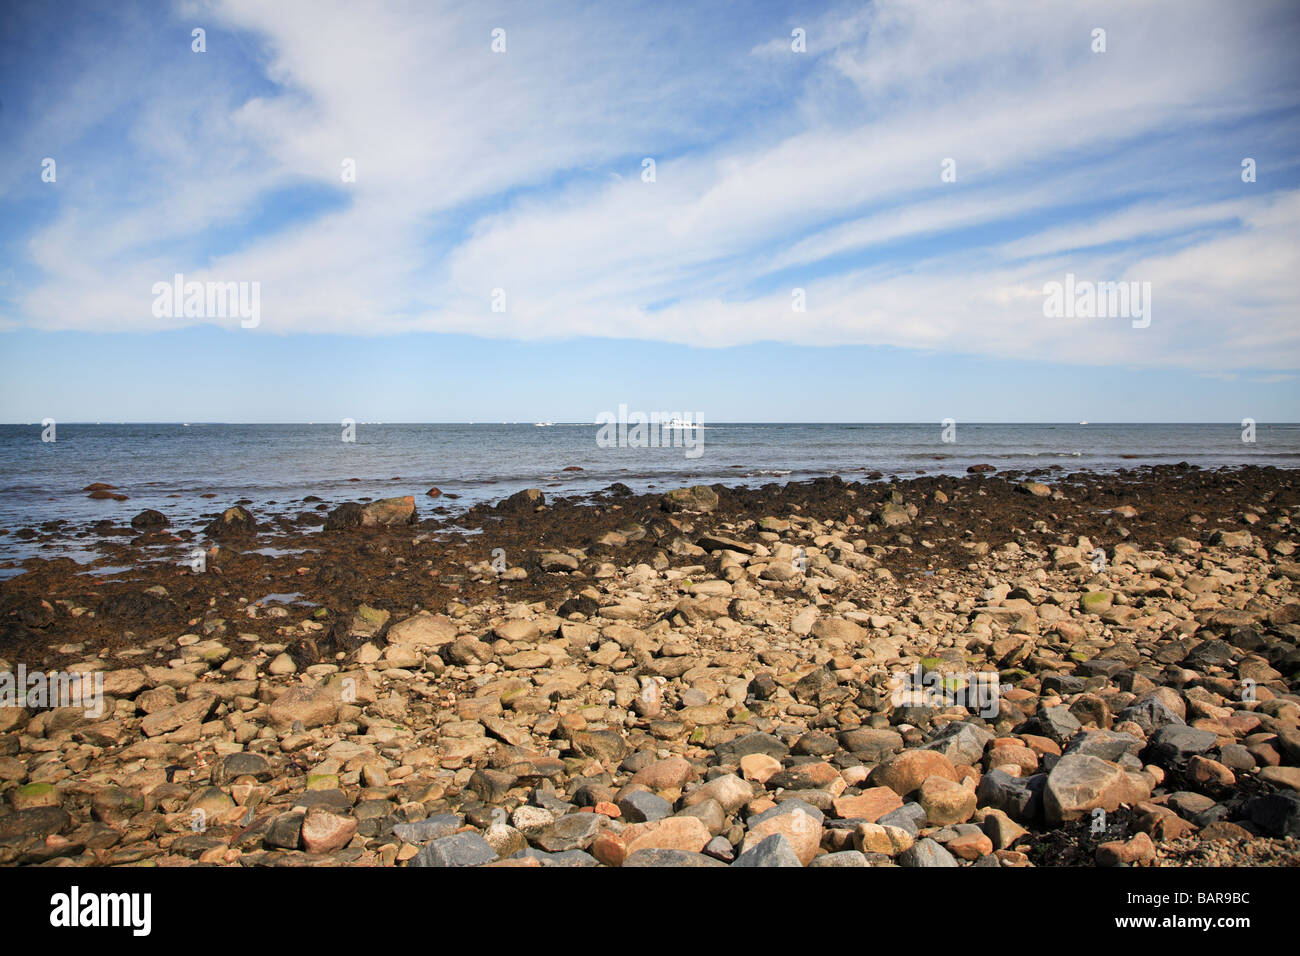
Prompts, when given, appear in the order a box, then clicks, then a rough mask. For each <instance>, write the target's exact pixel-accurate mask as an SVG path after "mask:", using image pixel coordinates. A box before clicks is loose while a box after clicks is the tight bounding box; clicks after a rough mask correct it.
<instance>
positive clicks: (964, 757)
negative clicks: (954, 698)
mask: <svg viewBox="0 0 1300 956" xmlns="http://www.w3.org/2000/svg"><path fill="white" fill-rule="evenodd" d="M992 739H993V734H992V733H991V732H990V731H988V730H986V729H985V728H983V727H980V726H978V725H977V724H971V723H967V722H965V721H952V722H950V723H947V724H945V725H944V726H943V727H942V728H940V730H939V731H938V732H937V733H936V734H935V735H934V737H933V739H931V740H930V741H929V742H928V743H926V744H924V745H923V746H922V747H921V749H922V750H936V751H938V752H939V753H941V754H943V755H944V756H945V757H947V758H948V759H949V760H950V761H952V763H953V764H954V765H955V766H961V765H963V764H971V765H974V764H977V763H979V761H980V758H981V757H983V756H984V748H985V747H986V746H987V745H988V742H989V741H990V740H992Z"/></svg>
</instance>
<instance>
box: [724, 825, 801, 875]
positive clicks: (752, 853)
mask: <svg viewBox="0 0 1300 956" xmlns="http://www.w3.org/2000/svg"><path fill="white" fill-rule="evenodd" d="M746 844H747V848H746V849H745V850H744V852H742V853H741V854H740V856H738V857H736V862H734V863H732V864H731V865H732V866H741V867H759V866H800V867H801V866H804V865H805V864H804V862H803V860H802V859H801V857H800V856H799V854H797V853H796V852H795V851H794V849H793V848H792V847H791V846H790V842H789V840H788V839H787V838H786V836H785V834H783V833H773V834H771V835H770V836H767V837H764V838H763V839H762V840H759V841H758V842H756V843H754V844H752V845H749V844H748V841H746ZM809 862H811V857H810V858H809Z"/></svg>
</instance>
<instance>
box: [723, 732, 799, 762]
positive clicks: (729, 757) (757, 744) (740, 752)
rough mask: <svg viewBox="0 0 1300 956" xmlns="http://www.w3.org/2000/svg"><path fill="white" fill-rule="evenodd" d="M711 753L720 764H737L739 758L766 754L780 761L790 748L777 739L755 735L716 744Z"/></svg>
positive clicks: (769, 735)
mask: <svg viewBox="0 0 1300 956" xmlns="http://www.w3.org/2000/svg"><path fill="white" fill-rule="evenodd" d="M713 752H714V754H716V755H717V757H718V760H719V762H721V763H728V764H739V763H740V758H741V757H748V756H749V755H750V754H767V755H768V756H769V757H775V758H776V759H777V760H780V759H781V758H782V757H785V756H786V755H787V754H789V753H790V748H789V747H787V746H786V745H785V744H783V743H782V742H781V738H779V737H773V736H772V735H771V734H757V733H755V734H745V735H744V736H743V737H737V738H736V739H735V740H729V741H727V742H726V743H723V744H718V746H716V747H714V748H713Z"/></svg>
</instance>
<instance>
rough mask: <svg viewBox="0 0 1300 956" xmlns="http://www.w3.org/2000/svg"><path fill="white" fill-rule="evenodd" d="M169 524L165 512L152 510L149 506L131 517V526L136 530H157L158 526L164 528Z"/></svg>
mask: <svg viewBox="0 0 1300 956" xmlns="http://www.w3.org/2000/svg"><path fill="white" fill-rule="evenodd" d="M169 524H171V522H170V521H168V520H167V516H166V515H165V514H163V513H162V512H161V511H154V510H153V509H151V508H146V509H145V510H144V511H141V512H140V513H139V514H138V515H136V516H135V517H134V518H132V519H131V527H132V528H135V530H137V531H157V530H158V529H159V528H165V527H167V526H168V525H169Z"/></svg>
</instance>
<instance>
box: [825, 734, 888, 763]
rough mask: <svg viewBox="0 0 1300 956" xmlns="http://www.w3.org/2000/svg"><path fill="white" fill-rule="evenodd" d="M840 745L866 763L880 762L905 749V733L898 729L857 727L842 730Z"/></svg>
mask: <svg viewBox="0 0 1300 956" xmlns="http://www.w3.org/2000/svg"><path fill="white" fill-rule="evenodd" d="M839 741H840V746H841V747H843V748H844V749H845V750H847V751H848V752H849V753H851V754H853V755H854V756H855V757H857V758H858V759H859V760H862V761H863V762H865V763H879V762H881V761H882V760H884V759H885V758H886V757H889V756H890V755H891V754H896V753H898V752H899V751H900V750H902V749H903V735H902V734H900V733H899V732H898V731H896V730H883V729H879V730H878V729H876V728H873V727H857V728H855V729H853V730H845V731H842V732H841V733H840V735H839Z"/></svg>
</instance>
